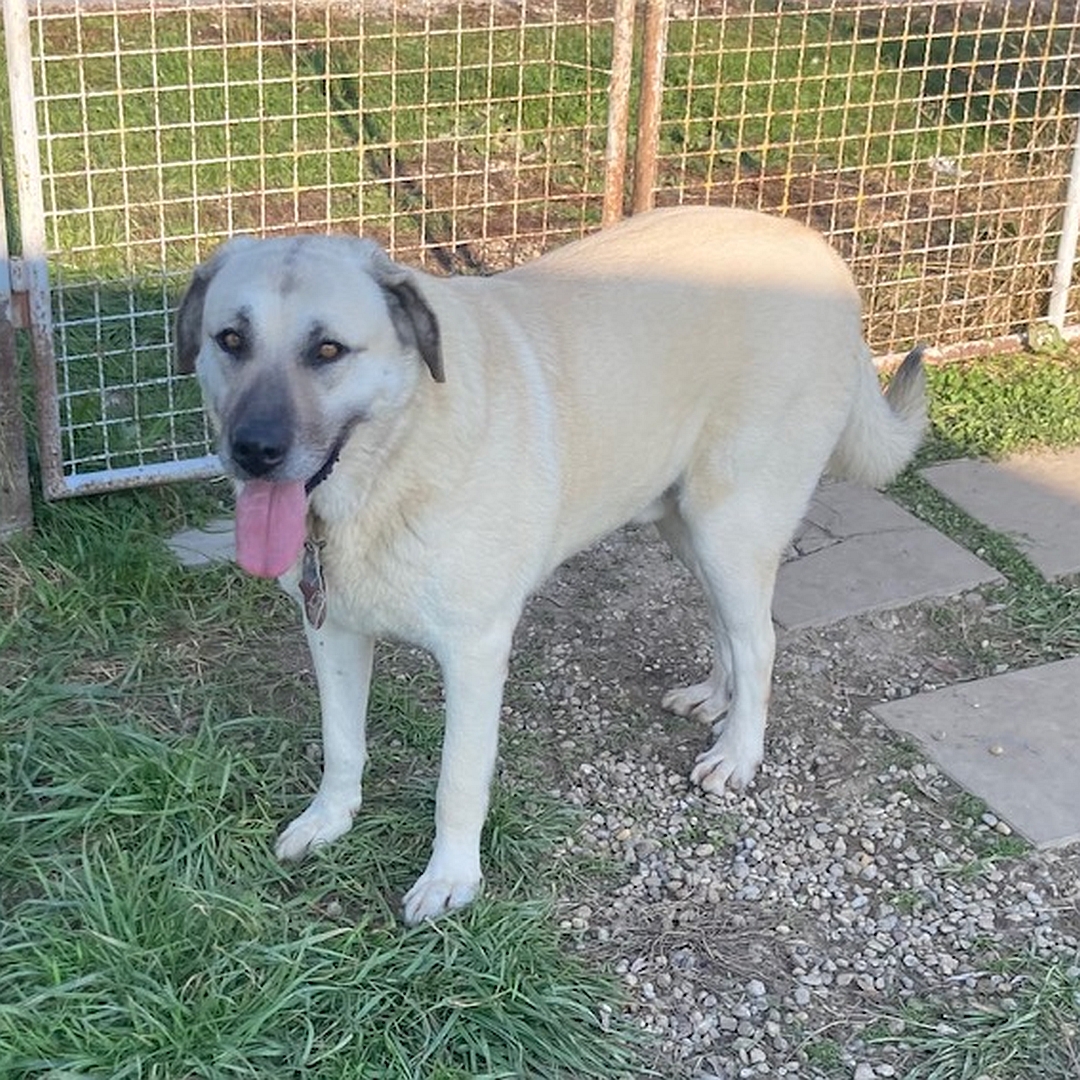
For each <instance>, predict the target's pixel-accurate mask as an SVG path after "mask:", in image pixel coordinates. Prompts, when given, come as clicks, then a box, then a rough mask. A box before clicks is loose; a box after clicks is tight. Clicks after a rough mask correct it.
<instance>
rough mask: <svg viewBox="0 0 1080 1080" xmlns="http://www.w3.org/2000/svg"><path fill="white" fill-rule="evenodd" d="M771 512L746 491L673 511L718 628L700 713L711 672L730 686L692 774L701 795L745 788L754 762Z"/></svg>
mask: <svg viewBox="0 0 1080 1080" xmlns="http://www.w3.org/2000/svg"><path fill="white" fill-rule="evenodd" d="M777 510H778V508H777V507H775V506H769V505H767V501H766V502H763V501H762V500H761V499H758V498H756V497H755V496H754V495H753V494H752V492H748V491H746V490H745V489H744V490H743V491H741V492H734V493H729V494H728V495H727V497H726V498H724V499H722V500H720V501H718V502H715V503H712V504H705V505H703V506H702V505H699V506H696V507H695V506H694V505H693V501H692V499H684V500H683V501H682V503H681V505H680V509H679V512H680V514H681V516H682V519H683V528H684V529H685V541H686V542H687V543H688V544H689V545H690V550H691V551H692V554H693V559H694V564H695V566H696V576H697V577H698V579H699V580H700V581H701V583H702V586H703V587H704V589H705V595H706V599H707V601H708V605H709V609H710V616H711V619H712V623H713V625H714V627H716V628H717V634H716V638H717V651H718V661H717V663H716V664H715V665H714V668H713V678H712V680H710V682H708V683H706V684H704V685H705V686H706V687H710V688H711V692H712V695H713V697H712V699H711V701H710V699H706V702H705V703H704V707H705V708H706V709H712V708H716V707H717V705H718V702H719V691H720V685H719V683H717V682H716V681H715V680H716V676H717V671H718V670H724V669H726V673H727V683H728V686H729V688H730V700H729V701H728V708H727V714H726V716H725V717H724V719H723V720H722V721H721V722H720V723H718V724H717V725H716V727H715V728H714V731H716V733H717V735H718V737H717V739H716V741H715V743H714V744H713V745H712V746H711V747H710V748H709V749H708V750H706V751H705V753H703V754H702V755H701V756H700V757H699V758H698V760H697V763H696V764H695V766H694V769H693V772H692V773H691V779H692V780H693V781H694V782H695V783H697V784H700V785H701V786H702V787H703V788H704V789H705V790H706V791H712V792H720V791H722V790H723V789H724V787H725V786H730V787H733V788H742V787H744V786H745V785H746V784H748V783H749V782H750V781H751V779H752V778H753V776H754V772H755V771H756V770H757V767H758V765H759V764H760V763H761V758H762V754H763V751H764V742H765V715H766V710H767V709H768V704H769V694H770V689H771V682H772V669H773V659H774V655H775V650H776V634H775V631H774V630H773V624H772V613H771V606H772V595H773V588H774V586H775V583H776V572H777V568H778V567H779V564H780V556H781V554H782V552H783V547H784V543H785V542H786V540H787V532H786V529H787V526H788V525H789V524H790V523H789V522H788V521H787V520H786V518H787V517H788V515H786V514H783V513H782V512H781V513H779V514H778V513H777ZM796 520H797V517H796ZM792 527H794V526H792ZM684 693H685V692H684ZM669 697H670V695H669ZM697 708H698V710H702V708H703V706H702V705H699V706H698V707H697ZM706 717H707V713H706Z"/></svg>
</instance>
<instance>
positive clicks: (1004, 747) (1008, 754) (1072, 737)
mask: <svg viewBox="0 0 1080 1080" xmlns="http://www.w3.org/2000/svg"><path fill="white" fill-rule="evenodd" d="M870 711H871V712H872V713H873V714H874V715H875V716H877V717H878V718H879V719H881V720H883V721H884V722H885V723H886V724H888V725H889V727H891V728H893V729H894V730H896V731H900V732H904V733H906V734H908V735H912V736H914V738H915V739H917V740H918V742H919V743H920V744H921V745H922V746H923V747H924V748H925V750H926V751H927V753H928V754H929V756H930V757H931V758H932V759H933V760H934V761H935V762H936V763H937V764H938V765H939V766H940V767H941V768H942V769H943V770H944V771H945V772H947V773H948V774H949V775H950V776H951V777H952V778H953V779H954V780H955V781H956V782H957V783H958V784H960V785H961V786H962V787H964V788H965V789H967V790H968V791H970V792H972V793H973V794H975V795H977V796H979V798H981V799H983V800H984V801H985V802H986V803H987V805H988V806H990V807H991V808H992V809H993V811H994V813H995V814H996V815H997V816H998V817H1000V818H1003V819H1004V820H1005V821H1007V822H1008V823H1009V824H1010V825H1011V826H1012V827H1013V829H1014V830H1016V831H1017V832H1019V833H1021V834H1022V835H1023V836H1025V837H1027V839H1028V840H1030V841H1031V842H1032V843H1034V844H1037V845H1038V846H1039V847H1057V846H1060V845H1063V844H1068V843H1071V842H1073V841H1075V840H1078V839H1080V739H1078V738H1077V735H1078V734H1080V658H1075V659H1072V660H1059V661H1057V662H1056V663H1052V664H1044V665H1041V666H1040V667H1035V668H1027V669H1025V670H1023V671H1011V672H1008V673H1006V674H1004V675H995V676H993V677H991V678H988V679H979V680H977V681H975V682H968V683H961V684H959V685H957V686H950V687H946V688H945V689H942V690H934V691H932V692H930V693H927V694H919V695H917V696H915V697H910V698H905V699H904V700H902V701H893V702H889V703H887V704H884V705H876V706H874V707H873V708H871V710H870Z"/></svg>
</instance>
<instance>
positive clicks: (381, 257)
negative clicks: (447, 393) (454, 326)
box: [370, 244, 446, 382]
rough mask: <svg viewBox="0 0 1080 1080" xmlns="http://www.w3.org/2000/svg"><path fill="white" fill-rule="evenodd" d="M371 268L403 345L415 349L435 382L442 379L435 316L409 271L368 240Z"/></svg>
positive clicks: (441, 363) (443, 378)
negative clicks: (369, 243)
mask: <svg viewBox="0 0 1080 1080" xmlns="http://www.w3.org/2000/svg"><path fill="white" fill-rule="evenodd" d="M370 250H371V271H372V275H373V276H374V278H375V280H376V281H377V282H378V284H379V286H380V288H381V289H382V290H383V293H384V294H385V296H386V306H387V307H388V308H389V310H390V318H391V319H392V320H393V322H394V329H395V330H396V331H397V333H398V337H399V338H400V339H401V343H402V344H403V345H404V346H405V347H406V348H411V349H415V350H416V351H417V352H418V353H419V354H420V359H421V360H423V361H424V363H425V364H427V366H428V371H430V372H431V377H432V378H433V379H434V380H435V381H436V382H446V373H445V371H444V370H443V360H442V342H441V341H440V337H439V320H438V319H436V318H435V312H434V311H432V310H431V306H430V305H429V304H428V302H427V301H426V300H425V299H424V297H423V294H422V293H421V292H420V290H419V288H417V285H416V281H415V279H414V277H413V274H412V271H411V270H409V269H408V268H407V267H404V266H399V265H398V264H397V263H395V262H393V261H392V260H391V259H390V257H389V256H388V255H387V254H386V252H384V251H383V250H382V248H380V247H378V246H377V245H375V244H371V248H370Z"/></svg>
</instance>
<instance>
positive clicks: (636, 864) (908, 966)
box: [504, 530, 1080, 1080]
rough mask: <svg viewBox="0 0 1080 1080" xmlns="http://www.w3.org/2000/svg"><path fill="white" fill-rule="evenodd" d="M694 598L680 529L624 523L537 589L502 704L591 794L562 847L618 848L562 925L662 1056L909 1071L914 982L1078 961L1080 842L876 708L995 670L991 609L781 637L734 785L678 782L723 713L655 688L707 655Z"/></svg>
mask: <svg viewBox="0 0 1080 1080" xmlns="http://www.w3.org/2000/svg"><path fill="white" fill-rule="evenodd" d="M703 620H704V613H703V610H702V608H701V605H700V603H699V600H698V596H697V592H696V587H695V586H694V585H693V584H692V583H691V582H690V581H688V580H687V578H686V576H685V575H684V574H683V573H682V571H681V568H679V567H678V566H677V565H676V564H674V562H673V561H672V560H671V559H670V557H669V556H668V555H667V553H666V551H664V549H662V548H661V547H660V546H659V545H658V544H657V543H655V542H653V541H652V540H651V539H650V538H649V534H647V533H646V532H644V531H634V530H631V531H629V532H625V533H622V534H619V535H617V536H616V537H614V538H612V539H610V540H608V541H606V542H605V543H604V544H602V545H600V546H599V547H598V548H595V549H594V550H593V551H591V552H589V553H587V554H586V555H584V556H582V557H580V558H579V559H577V560H574V561H572V562H571V563H570V564H568V565H567V566H566V567H564V568H563V569H562V570H561V571H560V572H559V574H558V575H557V576H556V578H555V579H554V580H553V581H552V582H551V583H550V585H549V586H548V587H547V588H546V589H545V590H544V591H543V593H542V594H541V596H540V597H538V598H537V600H536V601H535V602H534V604H533V606H532V608H531V610H530V612H529V614H528V616H527V618H526V620H525V623H524V624H523V627H522V630H521V633H520V635H519V650H518V657H517V661H516V664H515V667H514V669H513V671H512V675H511V686H510V689H509V696H508V705H507V728H508V732H509V736H508V740H507V747H508V755H509V757H510V758H511V762H512V754H513V742H514V738H515V734H514V732H515V729H517V730H518V731H519V732H522V731H524V732H528V738H529V739H530V740H532V741H533V742H535V741H536V740H540V741H541V743H542V745H543V746H544V748H545V749H544V756H545V759H546V760H547V761H548V762H549V765H548V768H549V770H550V783H551V788H552V790H553V791H555V792H556V793H557V794H558V795H559V796H560V797H561V798H563V799H565V800H567V801H569V802H570V803H572V804H573V805H575V806H577V807H580V808H581V809H582V810H583V811H584V816H585V825H584V827H583V829H582V830H581V831H580V833H579V834H577V835H575V836H573V837H571V838H569V839H568V840H567V844H566V851H565V855H566V856H567V857H569V858H571V859H573V860H582V859H596V858H597V857H599V858H600V859H603V860H605V861H606V862H607V863H608V864H609V865H611V866H613V867H614V869H613V871H612V873H611V874H610V875H609V877H608V878H607V879H606V880H604V881H601V882H599V883H597V882H591V883H586V884H581V885H579V886H578V887H577V889H576V891H575V894H574V895H572V896H567V897H566V898H565V903H564V906H563V912H562V918H563V926H564V928H565V929H566V930H567V932H568V933H569V934H570V935H571V936H572V938H573V940H574V941H575V942H576V947H577V948H579V949H581V950H583V951H585V952H587V953H588V954H590V955H592V956H595V958H596V959H597V962H600V963H603V964H604V965H606V966H608V967H609V969H610V970H613V971H615V972H616V973H617V974H618V975H619V976H620V977H621V978H622V980H623V982H624V984H625V988H626V991H627V995H628V1002H629V1006H628V1007H629V1012H630V1014H631V1016H632V1018H633V1020H634V1022H635V1023H637V1024H638V1025H640V1027H641V1028H643V1029H645V1030H646V1031H648V1032H650V1033H652V1035H653V1036H654V1037H655V1038H654V1041H653V1045H654V1046H656V1047H658V1053H657V1057H656V1061H655V1068H656V1070H657V1073H658V1074H659V1075H661V1076H664V1077H671V1078H676V1077H678V1078H681V1077H703V1078H705V1077H720V1078H724V1080H730V1078H733V1077H757V1076H775V1077H782V1076H788V1077H792V1076H796V1077H812V1076H830V1077H836V1076H850V1077H854V1078H856V1080H870V1078H872V1077H890V1076H902V1075H903V1061H904V1057H903V1051H902V1049H900V1048H898V1046H897V1045H896V1044H897V1042H898V1041H900V1039H902V1036H903V1025H902V1023H901V1022H900V1021H899V1020H898V1019H896V1014H897V1013H898V1012H899V1010H900V1009H901V1008H902V1006H903V1003H904V1002H905V1000H906V999H909V998H915V999H920V1000H924V1001H927V1000H929V1001H932V1002H935V1003H937V1004H938V1005H945V1006H948V1005H949V1004H950V1003H951V1004H953V1005H957V1006H959V1007H963V1006H968V1007H974V1006H976V1005H978V1004H980V1003H983V1004H995V1003H997V1004H1000V1003H1003V1002H1004V1003H1007V1002H1008V999H1009V997H1010V994H1011V993H1012V992H1013V991H1014V989H1015V980H1016V979H1017V978H1019V977H1021V976H1018V975H1015V974H1013V975H1010V974H1007V973H1004V972H1003V970H1002V969H1001V968H1000V967H998V966H996V965H994V964H993V963H991V960H992V959H993V958H994V957H1000V956H1002V955H1008V954H1014V953H1016V952H1018V951H1019V952H1034V953H1036V954H1041V955H1044V956H1048V957H1049V956H1058V955H1063V956H1072V957H1074V958H1075V955H1076V949H1077V936H1076V935H1077V931H1078V924H1080V920H1078V900H1080V853H1077V852H1076V851H1075V850H1066V851H1064V852H1059V853H1056V854H1054V853H1042V854H1040V853H1034V852H1031V851H1030V850H1028V849H1027V848H1026V846H1025V845H1023V844H1022V843H1021V842H1020V841H1019V840H1018V838H1017V837H1015V836H1012V835H1011V832H1010V829H1009V827H1008V825H1007V824H1006V823H1005V822H1002V821H998V820H997V819H996V818H994V816H993V815H992V814H989V813H984V812H983V809H982V807H981V806H979V805H978V804H977V802H976V801H975V800H972V799H970V798H969V797H967V796H965V795H964V793H963V792H962V791H960V790H959V789H958V788H957V787H956V786H955V785H954V784H952V782H951V781H949V780H948V779H947V778H946V777H944V776H942V775H940V774H939V773H938V771H937V770H936V768H935V767H934V766H933V765H931V764H927V763H925V762H923V761H922V760H921V758H920V756H919V755H918V754H917V752H915V751H914V750H913V749H912V748H911V747H910V746H907V745H905V744H903V743H902V742H900V741H899V740H897V739H896V737H895V736H893V735H892V734H891V733H890V732H888V731H887V730H886V729H885V728H884V727H883V726H882V725H880V724H878V722H877V721H876V720H875V719H874V718H873V717H872V715H871V714H870V713H869V712H867V711H866V708H865V706H866V705H868V704H872V703H874V702H877V701H882V700H888V699H890V698H894V697H897V696H902V695H908V694H911V693H913V692H918V691H920V690H927V689H931V688H934V687H937V686H940V685H944V684H946V683H948V682H953V681H958V680H962V679H967V678H972V677H975V676H978V675H984V674H988V673H990V670H993V667H992V666H991V667H990V668H989V670H987V665H992V664H993V663H994V662H995V661H994V659H993V658H992V657H989V654H987V653H986V650H985V648H983V647H982V645H981V643H982V642H983V641H985V640H986V639H987V638H988V637H989V638H993V637H994V636H995V634H996V632H997V627H998V625H999V624H1000V621H1001V613H1000V612H995V611H994V610H993V609H992V608H991V607H988V606H987V605H986V604H985V602H984V601H983V599H982V598H981V597H980V596H978V595H971V596H968V597H963V598H959V599H957V600H954V601H946V602H943V603H942V604H940V605H937V606H936V608H935V606H933V605H927V606H922V607H919V608H915V609H909V610H907V611H905V612H902V613H881V614H876V615H872V616H868V617H865V618H860V619H854V620H849V621H847V622H845V623H842V624H839V625H838V626H835V627H832V628H829V629H826V630H816V631H804V632H800V633H793V634H788V635H785V636H782V637H781V639H780V648H779V655H778V661H777V673H776V679H775V690H774V700H773V707H772V712H771V720H770V732H769V738H768V743H767V750H766V760H765V765H764V768H763V770H762V772H761V774H760V775H759V777H758V779H757V780H756V782H755V783H754V785H753V786H752V788H751V789H750V790H749V791H748V792H747V793H745V794H742V795H735V794H727V795H724V796H722V797H715V796H711V795H709V796H706V795H704V794H702V793H701V792H700V791H699V790H697V789H695V788H692V787H691V786H690V785H689V784H688V782H687V780H686V775H687V773H688V772H689V768H690V764H691V763H692V761H693V758H694V755H695V754H696V753H697V752H698V751H699V750H700V749H702V748H703V747H704V746H705V743H706V739H707V735H708V733H707V732H706V731H704V730H699V729H697V728H696V726H695V725H694V724H692V723H690V722H688V721H683V720H679V719H677V718H673V717H671V718H664V717H663V714H662V713H661V712H660V711H659V709H658V707H657V706H656V702H657V701H658V700H659V698H660V695H661V692H662V690H663V689H665V688H667V687H668V686H670V685H674V684H678V683H679V682H680V681H682V680H685V679H687V678H691V677H693V676H694V675H696V674H697V672H698V671H699V670H700V668H701V667H702V666H703V664H704V662H705V659H706V654H705V652H704V645H705V642H706V635H705V627H704V621H703ZM996 662H997V664H998V666H1000V655H998V656H997V661H996ZM530 677H531V681H530ZM523 682H524V686H523V685H522V683H523ZM504 756H507V755H504ZM506 772H507V774H508V775H511V776H512V773H513V766H512V763H511V764H509V765H508V766H507V768H506ZM504 782H506V780H505V779H504ZM533 782H535V781H533ZM1073 962H1075V959H1074V961H1073ZM875 1021H876V1023H875V1025H874V1032H875V1033H876V1034H878V1035H891V1036H894V1037H900V1039H898V1038H894V1039H893V1042H892V1043H891V1044H890V1043H880V1042H871V1041H868V1039H867V1038H866V1037H865V1028H866V1027H867V1025H868V1024H871V1023H872V1022H875ZM943 1033H945V1034H948V1030H947V1028H946V1029H943Z"/></svg>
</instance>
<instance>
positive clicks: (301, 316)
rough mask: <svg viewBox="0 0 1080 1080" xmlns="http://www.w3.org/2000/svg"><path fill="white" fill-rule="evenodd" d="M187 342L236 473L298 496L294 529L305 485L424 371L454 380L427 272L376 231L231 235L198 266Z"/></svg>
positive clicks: (189, 360)
mask: <svg viewBox="0 0 1080 1080" xmlns="http://www.w3.org/2000/svg"><path fill="white" fill-rule="evenodd" d="M176 342H177V356H178V365H179V369H180V370H181V371H182V372H191V371H196V372H197V373H198V376H199V382H200V384H201V387H202V391H203V399H204V401H205V404H206V407H207V410H208V412H209V414H210V416H211V419H212V420H213V422H214V425H215V427H216V428H217V431H218V437H219V443H218V453H219V456H220V458H221V461H222V464H223V466H224V468H225V470H226V472H228V473H229V474H230V475H232V476H233V477H235V478H236V479H238V480H241V481H244V482H245V486H244V493H248V489H250V491H251V492H252V493H260V497H262V498H264V500H268V501H267V503H266V505H274V506H277V505H278V504H280V505H282V506H284V505H285V504H286V503H288V505H289V506H291V507H292V508H293V509H292V510H291V511H290V513H291V515H292V516H291V519H290V520H291V521H292V525H291V526H290V528H291V529H292V531H293V532H295V531H296V528H297V526H296V523H295V517H296V514H297V513H300V511H301V510H302V508H303V499H304V492H305V489H306V491H307V492H310V491H311V490H312V489H313V488H314V487H315V486H316V485H318V484H319V483H320V482H321V481H322V480H323V479H325V477H326V476H327V475H328V474H329V472H330V470H331V469H332V468H333V466H334V463H335V461H336V460H337V457H338V455H339V454H340V453H341V451H342V449H343V447H344V446H345V443H346V442H347V441H348V440H349V438H350V436H352V435H353V433H354V432H357V431H358V429H359V428H361V427H362V426H364V425H367V426H369V427H374V426H377V425H378V424H379V422H380V421H381V420H384V419H387V418H393V417H394V416H395V415H396V414H398V413H400V412H401V410H402V409H403V407H404V406H405V404H406V403H407V402H408V400H409V399H410V397H411V396H412V395H413V394H414V393H415V392H416V389H417V386H418V384H419V383H420V382H421V380H423V379H426V378H428V377H430V378H433V379H435V380H436V381H438V382H442V381H443V366H442V353H441V350H440V343H439V326H438V322H437V321H436V318H435V315H434V313H433V312H432V310H431V308H430V307H429V306H428V304H427V302H426V301H425V299H424V296H423V293H422V291H421V288H420V286H419V285H418V280H417V276H416V275H414V274H413V273H412V272H411V271H410V270H408V269H407V268H405V267H402V266H399V265H397V264H396V263H394V262H391V260H390V259H389V258H388V257H387V256H386V254H385V253H384V252H383V251H382V249H381V248H379V247H378V245H376V244H375V243H373V242H372V241H370V240H360V239H353V238H349V237H343V236H294V237H284V238H272V239H267V240H256V239H252V238H250V237H238V238H236V239H233V240H230V241H228V242H227V243H225V244H224V245H222V246H221V247H220V248H219V249H218V250H217V251H216V252H215V253H214V254H213V255H212V256H211V257H210V259H208V260H207V261H206V262H205V263H203V264H202V265H201V266H199V267H198V268H197V269H196V271H195V273H194V276H193V278H192V281H191V284H190V285H189V287H188V290H187V292H186V294H185V295H184V297H183V299H182V301H181V303H180V308H179V311H178V313H177V319H176ZM253 500H254V495H252V498H251V500H249V501H253ZM242 509H243V508H242V506H241V505H240V503H238V506H237V520H238V526H239V523H240V519H241V511H242ZM276 512H277V511H275V513H276ZM282 514H284V512H283V511H282ZM282 522H284V516H282V517H281V518H280V519H279V525H281V527H280V528H278V530H277V531H278V532H284V531H285V529H284V525H283V524H281V523H282ZM269 529H270V526H267V530H268V532H269ZM239 539H240V535H239V528H238V541H239ZM279 561H280V560H278V559H270V558H267V559H266V560H265V566H263V568H262V569H256V570H255V572H256V573H260V572H266V573H270V570H271V568H272V567H276V566H277V564H278V562H279ZM249 568H251V567H249ZM275 572H280V571H275Z"/></svg>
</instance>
